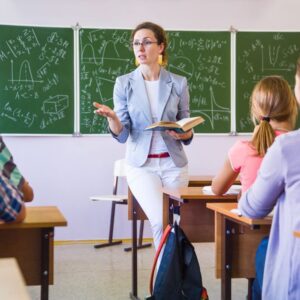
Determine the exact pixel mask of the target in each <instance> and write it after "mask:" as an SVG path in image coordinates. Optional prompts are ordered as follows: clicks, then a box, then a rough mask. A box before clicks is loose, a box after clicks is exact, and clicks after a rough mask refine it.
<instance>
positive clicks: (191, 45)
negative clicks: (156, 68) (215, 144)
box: [79, 29, 230, 133]
mask: <svg viewBox="0 0 300 300" xmlns="http://www.w3.org/2000/svg"><path fill="white" fill-rule="evenodd" d="M130 34H131V31H130V30H117V29H81V30H80V34H79V43H80V50H79V55H80V132H81V133H107V123H106V120H105V119H104V118H101V117H99V116H97V115H95V114H94V113H93V110H94V109H93V106H92V102H93V101H95V100H97V101H98V102H100V103H105V104H106V105H109V106H110V107H113V100H112V94H113V86H114V83H115V79H116V77H117V76H120V75H123V74H125V73H128V72H130V71H132V70H134V68H135V65H134V55H133V51H132V49H131V45H130ZM168 35H169V50H168V53H169V63H168V66H167V69H169V70H170V71H171V72H174V73H177V74H180V75H183V76H186V77H187V79H188V83H189V89H190V108H191V115H192V116H196V115H201V116H203V117H204V118H205V120H206V122H205V123H204V124H203V125H201V126H198V127H196V132H202V133H206V132H208V133H223V132H229V131H230V32H196V31H168Z"/></svg>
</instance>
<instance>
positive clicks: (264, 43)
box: [236, 32, 300, 132]
mask: <svg viewBox="0 0 300 300" xmlns="http://www.w3.org/2000/svg"><path fill="white" fill-rule="evenodd" d="M299 53H300V33H299V32H238V33H237V37H236V56H237V60H236V128H237V131H238V132H252V130H253V125H252V122H251V119H250V115H249V100H250V95H251V92H252V90H253V87H254V85H255V84H256V83H257V82H258V81H259V80H260V79H261V78H263V77H264V76H268V75H281V76H283V77H284V78H285V79H286V80H287V81H288V82H289V83H290V85H291V87H293V86H294V85H295V80H294V77H295V65H296V61H297V58H298V56H299ZM297 126H298V127H299V121H298V125H297Z"/></svg>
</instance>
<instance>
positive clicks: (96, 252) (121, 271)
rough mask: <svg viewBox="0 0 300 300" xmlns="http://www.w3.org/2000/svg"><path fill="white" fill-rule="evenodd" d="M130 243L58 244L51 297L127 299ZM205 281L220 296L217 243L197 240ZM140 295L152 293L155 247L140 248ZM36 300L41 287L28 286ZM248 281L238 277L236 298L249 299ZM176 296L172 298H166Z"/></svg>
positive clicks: (212, 294)
mask: <svg viewBox="0 0 300 300" xmlns="http://www.w3.org/2000/svg"><path fill="white" fill-rule="evenodd" d="M125 246H127V245H126V244H123V245H117V246H112V247H108V248H102V249H94V247H93V245H91V244H72V245H58V246H55V248H54V251H55V252H54V259H55V265H54V285H53V286H50V291H49V300H126V299H129V292H130V291H131V253H130V252H124V251H123V248H124V247H125ZM194 246H195V249H196V253H197V256H198V260H199V263H200V268H201V273H202V278H203V284H204V286H205V287H206V288H207V290H208V294H209V299H210V300H218V299H220V295H221V292H220V290H221V282H220V280H219V279H215V273H214V243H197V244H194ZM138 256H139V257H138V270H139V271H138V295H139V297H140V299H141V300H142V299H144V298H145V297H146V296H148V295H149V288H148V286H149V277H150V270H151V266H152V260H153V257H154V248H153V247H152V248H147V249H142V250H139V253H138ZM28 290H29V293H30V296H31V298H32V299H33V300H36V299H40V287H38V286H33V287H28ZM246 290H247V281H246V280H245V279H235V280H233V284H232V299H233V300H241V299H242V300H244V299H246ZM166 300H172V299H166Z"/></svg>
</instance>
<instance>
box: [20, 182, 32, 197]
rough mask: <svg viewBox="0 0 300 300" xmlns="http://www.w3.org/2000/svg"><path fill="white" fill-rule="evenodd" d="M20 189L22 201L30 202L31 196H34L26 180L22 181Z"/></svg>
mask: <svg viewBox="0 0 300 300" xmlns="http://www.w3.org/2000/svg"><path fill="white" fill-rule="evenodd" d="M21 191H22V193H23V201H24V202H30V201H32V200H33V197H34V194H33V189H32V187H31V186H30V185H29V183H28V181H25V182H24V185H23V186H22V189H21Z"/></svg>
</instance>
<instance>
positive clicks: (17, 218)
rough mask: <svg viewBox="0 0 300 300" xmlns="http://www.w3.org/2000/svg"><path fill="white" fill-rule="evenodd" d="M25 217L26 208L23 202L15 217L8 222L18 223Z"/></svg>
mask: <svg viewBox="0 0 300 300" xmlns="http://www.w3.org/2000/svg"><path fill="white" fill-rule="evenodd" d="M25 217H26V208H25V204H24V203H22V207H21V210H20V212H19V213H18V215H17V217H16V219H15V220H14V221H12V222H10V223H20V222H23V221H24V219H25Z"/></svg>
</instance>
